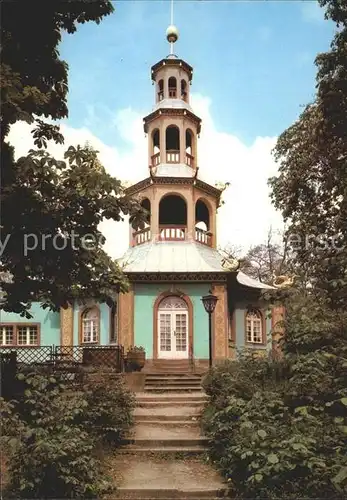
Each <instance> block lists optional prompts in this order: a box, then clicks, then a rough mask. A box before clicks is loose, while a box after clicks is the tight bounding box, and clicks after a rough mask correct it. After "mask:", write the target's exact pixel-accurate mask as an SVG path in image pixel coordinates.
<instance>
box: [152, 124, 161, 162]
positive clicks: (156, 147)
mask: <svg viewBox="0 0 347 500" xmlns="http://www.w3.org/2000/svg"><path fill="white" fill-rule="evenodd" d="M159 163H160V132H159V129H157V128H156V129H155V130H153V132H152V167H155V166H156V165H159Z"/></svg>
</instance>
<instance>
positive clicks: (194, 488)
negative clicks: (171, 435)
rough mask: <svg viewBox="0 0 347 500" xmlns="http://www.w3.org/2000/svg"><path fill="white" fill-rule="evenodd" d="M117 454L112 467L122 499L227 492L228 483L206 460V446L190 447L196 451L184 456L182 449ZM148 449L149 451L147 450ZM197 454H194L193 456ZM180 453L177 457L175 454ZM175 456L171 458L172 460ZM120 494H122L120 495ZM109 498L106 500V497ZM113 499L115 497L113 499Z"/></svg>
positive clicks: (211, 496) (215, 495) (217, 495)
mask: <svg viewBox="0 0 347 500" xmlns="http://www.w3.org/2000/svg"><path fill="white" fill-rule="evenodd" d="M140 451H141V453H136V454H122V455H120V454H119V453H118V452H117V453H116V454H115V455H114V461H113V463H112V464H111V470H114V471H117V473H118V475H119V479H117V483H116V484H117V491H116V495H113V496H112V500H114V498H118V497H120V498H122V499H126V498H129V499H136V498H139V499H150V500H155V499H156V498H158V499H176V500H178V499H179V500H183V499H188V498H195V499H197V500H198V499H201V500H202V499H209V500H211V499H215V498H221V497H223V496H224V494H225V492H226V483H225V481H223V479H222V477H221V476H220V474H219V473H218V472H217V470H216V469H214V467H212V466H211V464H209V463H207V462H206V461H205V460H204V458H205V457H204V456H203V455H201V452H203V451H204V449H203V448H202V449H201V448H199V449H198V450H197V449H196V448H192V447H189V448H187V450H186V452H187V454H188V455H189V452H190V453H192V455H191V456H189V458H187V457H184V458H183V457H182V456H181V457H180V454H181V455H182V449H180V450H179V451H178V452H177V449H172V455H171V456H170V454H168V452H167V449H166V450H164V451H165V452H164V455H167V456H163V455H160V453H158V452H156V453H154V454H153V453H152V452H151V450H149V452H150V453H146V451H145V450H140ZM143 451H145V453H143ZM194 454H195V455H196V456H193V455H194ZM175 455H177V456H175ZM169 458H171V460H170V459H169ZM117 494H118V497H117ZM105 500H106V499H105ZM110 500H111V499H110Z"/></svg>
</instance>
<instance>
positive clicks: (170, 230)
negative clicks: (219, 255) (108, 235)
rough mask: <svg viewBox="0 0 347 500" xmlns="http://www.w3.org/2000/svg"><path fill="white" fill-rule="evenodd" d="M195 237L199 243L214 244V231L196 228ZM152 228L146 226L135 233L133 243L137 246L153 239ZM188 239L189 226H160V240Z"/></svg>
mask: <svg viewBox="0 0 347 500" xmlns="http://www.w3.org/2000/svg"><path fill="white" fill-rule="evenodd" d="M194 231H195V233H194V239H195V241H197V242H198V243H202V244H203V245H207V246H209V247H211V246H212V233H210V232H209V231H204V230H203V229H199V228H197V227H196V228H195V230H194ZM151 236H152V235H151V229H150V227H146V228H144V229H140V230H138V231H134V233H133V245H132V246H137V245H141V244H143V243H147V242H148V241H151ZM187 239H188V231H187V226H183V225H174V224H170V225H166V224H165V225H161V226H159V237H158V240H159V241H185V240H187Z"/></svg>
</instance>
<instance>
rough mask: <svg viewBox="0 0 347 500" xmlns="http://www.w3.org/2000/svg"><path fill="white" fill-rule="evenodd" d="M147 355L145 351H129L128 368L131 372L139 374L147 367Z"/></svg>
mask: <svg viewBox="0 0 347 500" xmlns="http://www.w3.org/2000/svg"><path fill="white" fill-rule="evenodd" d="M145 362H146V353H145V352H144V351H129V352H128V354H127V363H126V364H127V367H128V369H130V371H135V372H139V371H141V370H142V368H143V367H144V366H145Z"/></svg>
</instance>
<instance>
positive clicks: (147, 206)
mask: <svg viewBox="0 0 347 500" xmlns="http://www.w3.org/2000/svg"><path fill="white" fill-rule="evenodd" d="M141 207H142V208H144V209H145V210H147V214H146V222H145V227H149V225H150V223H151V202H150V201H149V199H148V198H144V199H143V200H142V201H141Z"/></svg>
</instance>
